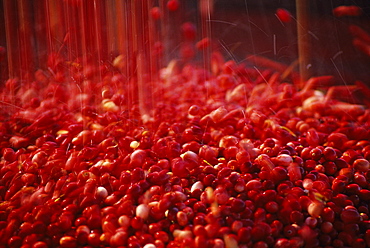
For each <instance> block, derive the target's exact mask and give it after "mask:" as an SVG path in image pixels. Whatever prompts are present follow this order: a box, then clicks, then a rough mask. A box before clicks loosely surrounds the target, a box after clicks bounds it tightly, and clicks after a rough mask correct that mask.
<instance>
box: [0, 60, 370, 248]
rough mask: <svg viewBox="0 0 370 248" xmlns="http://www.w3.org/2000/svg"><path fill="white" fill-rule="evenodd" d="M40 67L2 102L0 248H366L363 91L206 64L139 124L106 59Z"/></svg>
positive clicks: (178, 77) (164, 78) (367, 145)
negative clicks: (96, 64)
mask: <svg viewBox="0 0 370 248" xmlns="http://www.w3.org/2000/svg"><path fill="white" fill-rule="evenodd" d="M116 62H117V61H116ZM54 66H55V68H54V70H53V73H49V72H46V71H38V72H36V74H35V78H36V79H35V80H34V81H33V82H27V83H25V82H20V81H19V80H17V79H9V80H8V81H7V82H6V87H4V89H3V90H2V92H1V99H2V101H1V103H0V104H1V115H0V118H1V124H0V151H1V160H0V247H22V248H42V247H62V248H74V247H86V248H87V247H129V248H136V247H137V248H139V247H144V248H152V247H159V248H160V247H171V248H174V247H202V248H208V247H210V248H211V247H214V248H216V247H217V248H222V247H226V248H236V247H241V248H246V247H253V248H263V247H275V248H283V247H286V248H288V247H290V248H293V247H369V246H370V220H369V203H370V184H369V182H370V171H369V167H370V165H369V160H370V110H369V109H368V107H367V106H366V104H365V103H366V101H365V99H366V95H364V92H365V93H366V91H362V92H357V93H359V94H355V93H356V92H355V91H354V90H353V89H354V88H355V86H333V85H336V83H337V82H336V79H335V78H334V77H331V76H321V77H316V78H311V79H309V80H308V81H307V82H305V84H304V87H299V86H297V85H299V84H297V83H296V82H297V78H296V77H295V76H294V75H290V76H286V75H284V73H282V72H278V71H275V70H273V69H271V68H262V67H261V68H256V67H253V66H252V67H251V66H248V65H245V64H237V63H236V62H234V61H227V62H225V61H222V57H221V56H219V54H217V53H215V54H214V55H213V57H212V61H211V66H210V68H211V69H210V70H206V69H204V68H202V67H198V66H196V65H195V64H185V65H180V63H177V62H171V63H170V64H169V66H167V67H166V68H164V69H162V70H161V71H160V73H159V74H160V75H159V80H158V82H157V83H156V84H155V85H154V86H153V98H154V99H155V100H154V101H153V102H154V103H155V104H154V105H153V109H152V112H151V113H150V115H149V116H148V115H146V116H145V117H143V116H142V114H141V113H140V108H139V104H138V103H137V102H135V100H134V101H130V100H129V96H130V92H131V93H132V92H135V90H136V89H131V88H130V87H129V86H128V85H131V83H132V82H131V83H128V81H129V80H134V79H132V78H131V79H128V78H126V77H125V76H124V74H123V73H121V72H120V70H119V69H118V68H117V63H111V64H107V65H105V66H100V67H98V68H95V67H92V66H90V67H88V68H81V67H80V66H78V67H77V66H75V65H73V64H71V63H68V64H67V63H65V62H64V61H62V60H60V61H59V60H58V64H55V63H54ZM68 66H69V67H70V68H69V70H68V72H66V71H65V68H66V67H68ZM97 75H99V76H97ZM67 78H68V80H67ZM133 85H135V84H133ZM361 85H362V87H366V86H364V85H363V84H361ZM338 92H341V93H339V94H338ZM352 93H353V94H352ZM367 97H369V96H367Z"/></svg>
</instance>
